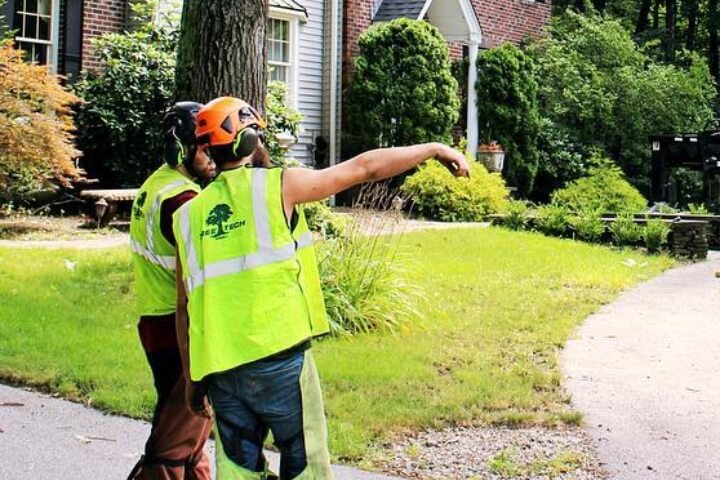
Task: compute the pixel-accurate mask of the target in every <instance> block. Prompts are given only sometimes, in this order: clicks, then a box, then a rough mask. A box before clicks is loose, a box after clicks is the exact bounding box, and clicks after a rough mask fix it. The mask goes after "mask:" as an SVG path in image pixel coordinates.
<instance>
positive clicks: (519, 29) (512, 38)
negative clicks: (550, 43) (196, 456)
mask: <svg viewBox="0 0 720 480" xmlns="http://www.w3.org/2000/svg"><path fill="white" fill-rule="evenodd" d="M471 3H472V4H473V7H475V13H477V16H478V20H479V21H480V28H481V29H482V33H483V38H484V42H483V46H484V47H485V48H492V47H495V46H497V45H499V44H501V43H504V42H513V43H516V44H517V43H520V42H521V41H522V40H524V39H525V38H527V37H536V36H538V35H539V34H540V33H541V32H542V29H543V28H544V27H545V26H546V25H547V24H548V22H549V21H550V14H551V9H552V5H551V3H550V2H549V1H548V2H538V1H532V0H471Z"/></svg>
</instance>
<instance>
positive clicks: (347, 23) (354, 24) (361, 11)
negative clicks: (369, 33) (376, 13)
mask: <svg viewBox="0 0 720 480" xmlns="http://www.w3.org/2000/svg"><path fill="white" fill-rule="evenodd" d="M376 3H377V0H344V1H343V26H342V85H343V87H345V86H346V85H347V84H348V83H349V82H350V77H351V76H352V72H353V58H355V56H357V54H358V51H359V48H358V44H357V39H358V37H359V36H360V35H361V34H362V33H363V32H364V31H365V30H367V29H368V27H369V26H370V24H371V23H372V15H373V9H374V7H375V5H376Z"/></svg>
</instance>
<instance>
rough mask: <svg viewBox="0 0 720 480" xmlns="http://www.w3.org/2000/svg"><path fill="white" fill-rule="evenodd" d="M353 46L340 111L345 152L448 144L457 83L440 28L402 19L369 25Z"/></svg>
mask: <svg viewBox="0 0 720 480" xmlns="http://www.w3.org/2000/svg"><path fill="white" fill-rule="evenodd" d="M358 46H359V48H360V52H359V55H358V56H357V58H356V60H355V72H354V74H353V78H352V83H351V85H350V88H349V91H348V94H347V102H346V105H347V108H345V112H344V113H345V114H346V118H347V128H346V129H344V130H345V131H346V137H345V138H344V140H343V142H344V144H346V147H347V149H348V152H349V153H350V154H354V153H358V152H360V151H363V150H367V149H370V148H375V147H378V146H401V145H411V144H414V143H421V142H429V141H443V142H445V143H449V142H450V131H451V129H452V127H453V125H454V124H455V121H456V120H457V118H458V107H459V100H458V96H457V89H458V85H457V82H456V81H455V79H454V78H453V76H452V74H451V72H450V57H449V54H448V48H447V44H446V42H445V39H444V38H443V36H442V34H441V33H440V31H439V30H438V29H437V28H436V27H434V26H432V25H431V24H430V23H428V22H424V21H416V20H408V19H405V18H402V19H397V20H393V21H391V22H388V23H381V24H377V25H374V26H372V27H370V28H369V29H368V30H367V31H366V32H365V33H364V34H363V35H361V36H360V38H359V40H358Z"/></svg>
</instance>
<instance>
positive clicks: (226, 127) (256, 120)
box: [195, 97, 267, 147]
mask: <svg viewBox="0 0 720 480" xmlns="http://www.w3.org/2000/svg"><path fill="white" fill-rule="evenodd" d="M195 125H196V127H195V137H196V138H197V144H198V145H210V146H211V147H212V146H219V145H228V144H231V143H233V142H235V141H236V138H237V135H238V134H239V133H240V132H242V131H243V130H245V129H246V128H249V127H252V128H254V129H255V130H264V129H265V128H266V127H267V124H266V123H265V120H263V119H262V117H261V116H260V114H259V113H258V112H257V110H255V109H254V108H253V107H251V106H250V105H248V103H247V102H245V101H243V100H240V99H239V98H234V97H220V98H216V99H215V100H212V101H211V102H209V103H207V104H206V105H205V106H204V107H203V108H201V109H200V111H198V114H197V120H196V123H195Z"/></svg>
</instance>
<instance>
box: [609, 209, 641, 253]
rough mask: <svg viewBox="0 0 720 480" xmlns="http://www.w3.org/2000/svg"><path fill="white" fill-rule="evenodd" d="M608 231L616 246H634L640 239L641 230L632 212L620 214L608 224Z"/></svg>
mask: <svg viewBox="0 0 720 480" xmlns="http://www.w3.org/2000/svg"><path fill="white" fill-rule="evenodd" d="M609 230H610V233H611V234H612V237H613V242H615V245H618V246H626V245H627V246H635V245H637V244H638V242H640V240H641V239H642V234H643V230H642V227H640V226H639V225H638V224H637V223H635V219H634V217H633V215H632V214H630V213H625V214H620V215H618V216H617V217H616V218H615V221H614V222H613V223H611V224H610V227H609Z"/></svg>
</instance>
